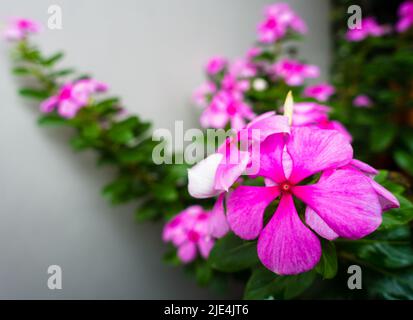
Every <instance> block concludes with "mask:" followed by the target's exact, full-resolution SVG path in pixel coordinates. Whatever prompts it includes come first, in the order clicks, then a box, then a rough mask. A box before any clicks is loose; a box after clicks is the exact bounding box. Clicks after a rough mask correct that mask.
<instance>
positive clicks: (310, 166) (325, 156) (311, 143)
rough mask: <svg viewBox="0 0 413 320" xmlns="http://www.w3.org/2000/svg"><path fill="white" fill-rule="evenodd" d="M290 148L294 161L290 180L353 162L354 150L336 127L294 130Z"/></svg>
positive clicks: (297, 180)
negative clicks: (333, 128) (332, 128)
mask: <svg viewBox="0 0 413 320" xmlns="http://www.w3.org/2000/svg"><path fill="white" fill-rule="evenodd" d="M292 131H293V132H292V135H291V136H290V139H289V140H288V142H287V151H288V153H289V154H290V156H291V158H292V160H293V169H292V172H291V176H290V178H289V180H290V182H291V183H298V182H300V181H301V180H303V179H305V178H307V177H309V176H311V175H312V174H315V173H317V172H320V171H322V170H326V169H334V168H336V167H340V166H343V165H345V164H347V163H348V162H350V161H351V159H352V157H353V149H352V147H351V145H350V143H349V142H348V141H347V140H346V138H345V137H344V136H343V135H342V134H340V133H338V132H337V131H334V130H322V129H314V128H307V127H299V128H293V129H292Z"/></svg>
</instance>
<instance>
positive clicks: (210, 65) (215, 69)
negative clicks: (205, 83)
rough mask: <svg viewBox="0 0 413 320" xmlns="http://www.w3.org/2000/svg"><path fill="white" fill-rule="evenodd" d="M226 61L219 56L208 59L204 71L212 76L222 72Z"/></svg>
mask: <svg viewBox="0 0 413 320" xmlns="http://www.w3.org/2000/svg"><path fill="white" fill-rule="evenodd" d="M227 63H228V61H227V59H225V58H224V57H221V56H214V57H212V58H210V59H209V61H208V62H207V64H206V66H205V71H206V73H207V74H208V75H210V76H214V75H216V74H217V73H219V72H221V71H223V70H224V69H225V67H226V66H227Z"/></svg>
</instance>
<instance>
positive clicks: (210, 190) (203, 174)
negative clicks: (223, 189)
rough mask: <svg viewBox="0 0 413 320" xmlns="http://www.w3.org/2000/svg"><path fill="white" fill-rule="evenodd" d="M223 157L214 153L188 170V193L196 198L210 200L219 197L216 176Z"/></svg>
mask: <svg viewBox="0 0 413 320" xmlns="http://www.w3.org/2000/svg"><path fill="white" fill-rule="evenodd" d="M222 157H223V155H222V154H219V153H214V154H211V155H210V156H208V157H207V158H205V159H204V160H202V161H200V162H199V163H197V164H196V165H195V166H193V167H192V168H191V169H188V192H189V194H190V195H191V196H193V197H194V198H209V197H212V196H214V195H217V194H218V193H219V191H217V190H215V188H214V185H215V175H216V172H217V168H218V165H219V164H220V162H221V160H222Z"/></svg>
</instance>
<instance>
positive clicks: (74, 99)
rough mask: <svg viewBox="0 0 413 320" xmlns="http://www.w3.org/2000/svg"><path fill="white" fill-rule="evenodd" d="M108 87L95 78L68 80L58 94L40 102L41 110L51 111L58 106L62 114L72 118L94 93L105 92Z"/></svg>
mask: <svg viewBox="0 0 413 320" xmlns="http://www.w3.org/2000/svg"><path fill="white" fill-rule="evenodd" d="M107 89H108V87H107V85H106V84H104V83H101V82H98V81H96V80H94V79H82V80H79V81H76V82H75V83H72V82H68V83H66V84H64V85H63V86H62V87H61V88H60V89H59V92H58V93H57V94H56V95H54V96H51V97H50V98H48V99H46V100H44V101H43V102H42V103H41V104H40V110H41V111H42V112H44V113H49V112H52V111H53V110H55V109H56V108H57V112H58V113H59V115H60V116H62V117H63V118H68V119H70V118H73V117H75V116H76V114H77V112H78V111H79V110H80V109H81V108H83V107H84V106H86V105H87V104H88V102H89V98H90V96H91V95H92V94H93V93H95V92H104V91H106V90H107Z"/></svg>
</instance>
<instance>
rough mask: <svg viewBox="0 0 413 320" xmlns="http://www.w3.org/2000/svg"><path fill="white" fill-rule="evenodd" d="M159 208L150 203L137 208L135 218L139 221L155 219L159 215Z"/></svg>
mask: <svg viewBox="0 0 413 320" xmlns="http://www.w3.org/2000/svg"><path fill="white" fill-rule="evenodd" d="M159 214H160V212H159V210H158V209H157V208H156V207H154V206H150V205H144V206H141V207H139V208H138V209H136V212H135V218H136V220H137V221H138V222H145V221H150V220H155V219H156V218H158V217H159Z"/></svg>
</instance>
